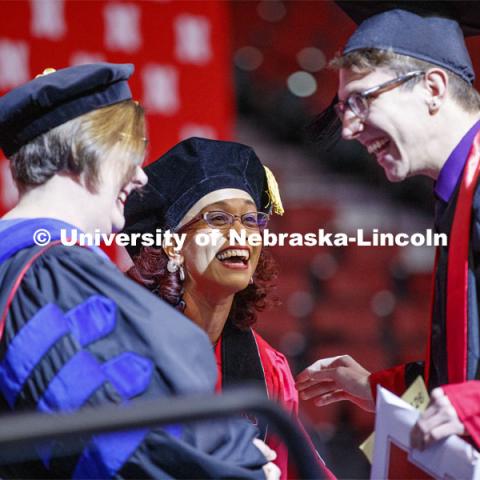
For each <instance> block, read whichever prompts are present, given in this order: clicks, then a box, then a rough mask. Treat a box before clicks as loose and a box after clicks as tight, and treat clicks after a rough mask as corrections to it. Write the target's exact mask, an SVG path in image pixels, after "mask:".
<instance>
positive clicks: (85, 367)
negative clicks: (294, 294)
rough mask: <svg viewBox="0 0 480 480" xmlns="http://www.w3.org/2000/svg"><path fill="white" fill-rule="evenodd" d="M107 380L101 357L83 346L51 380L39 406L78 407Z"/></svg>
mask: <svg viewBox="0 0 480 480" xmlns="http://www.w3.org/2000/svg"><path fill="white" fill-rule="evenodd" d="M106 380H107V378H106V376H105V374H104V373H103V370H102V366H101V365H100V363H99V362H98V361H97V359H96V358H95V357H94V356H93V355H92V354H91V353H90V352H88V351H86V350H81V351H80V352H78V353H77V354H76V355H74V356H73V357H72V358H71V359H70V361H68V362H67V363H66V364H65V365H64V366H63V367H62V369H61V370H60V372H58V374H57V375H56V376H55V377H54V378H53V380H52V381H51V382H50V383H49V385H48V388H47V390H46V391H45V393H44V395H43V397H42V398H41V399H40V401H39V402H38V405H37V408H38V410H40V411H42V412H55V411H58V410H60V411H65V412H68V411H72V410H77V409H78V408H80V407H81V406H82V405H83V404H84V403H85V402H86V401H87V400H88V399H89V397H90V396H91V395H92V394H93V393H94V392H95V390H97V389H98V388H100V387H101V386H102V385H103V384H104V383H105V382H106Z"/></svg>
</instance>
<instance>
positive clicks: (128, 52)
mask: <svg viewBox="0 0 480 480" xmlns="http://www.w3.org/2000/svg"><path fill="white" fill-rule="evenodd" d="M0 18H1V19H2V24H1V27H0V94H4V93H5V92H6V91H8V90H10V89H11V88H14V87H15V86H17V85H20V84H22V83H24V82H26V81H28V80H30V79H32V78H34V77H35V75H37V74H39V73H41V72H42V71H43V70H44V69H45V68H47V67H53V68H56V69H59V68H64V67H67V66H70V65H76V64H81V63H91V62H97V61H107V62H113V63H133V64H134V65H135V73H134V75H133V77H132V80H131V82H130V85H131V87H132V90H133V94H134V98H135V99H138V100H139V101H140V102H141V103H142V105H144V107H145V108H146V111H147V116H148V130H149V135H148V136H149V139H150V151H149V159H148V160H149V161H150V160H153V159H155V158H157V157H158V156H159V155H161V154H162V153H163V152H165V151H166V150H168V149H169V148H170V147H171V146H173V145H174V144H175V143H177V142H178V141H179V140H181V139H183V138H187V137H190V136H195V135H200V136H204V137H209V138H218V139H227V138H230V137H231V134H232V120H233V95H232V91H233V90H232V79H231V76H232V75H231V52H230V19H229V7H228V3H227V2H222V1H208V2H198V1H191V2H190V1H181V2H180V1H168V0H163V1H161V0H159V1H149V2H137V1H88V2H87V1H63V0H31V1H5V0H4V1H2V2H0ZM15 201H16V191H15V189H14V187H13V184H12V181H11V177H10V172H9V167H8V162H7V161H6V160H5V159H4V158H3V157H2V158H0V215H2V214H3V213H5V211H6V210H8V209H9V208H11V207H12V206H13V204H14V203H15Z"/></svg>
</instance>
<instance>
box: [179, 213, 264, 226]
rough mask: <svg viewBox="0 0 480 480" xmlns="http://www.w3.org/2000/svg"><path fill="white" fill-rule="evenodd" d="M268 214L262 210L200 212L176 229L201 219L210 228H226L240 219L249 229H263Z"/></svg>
mask: <svg viewBox="0 0 480 480" xmlns="http://www.w3.org/2000/svg"><path fill="white" fill-rule="evenodd" d="M269 218H270V216H269V215H268V213H264V212H249V213H244V214H243V215H233V214H231V213H228V212H224V211H222V210H215V211H212V212H205V213H200V214H198V215H196V216H195V217H193V218H192V219H191V220H190V221H189V222H187V223H186V224H185V225H183V226H181V227H180V228H179V229H178V230H177V231H181V230H186V229H187V228H189V227H191V226H192V225H193V224H194V223H196V222H199V221H200V220H203V221H204V222H205V223H206V224H207V225H208V226H209V227H212V228H218V229H222V228H226V227H231V226H232V225H233V224H234V223H235V220H240V223H241V224H242V225H243V226H244V227H245V228H248V229H249V230H260V231H261V230H264V229H265V227H266V226H267V224H268V219H269Z"/></svg>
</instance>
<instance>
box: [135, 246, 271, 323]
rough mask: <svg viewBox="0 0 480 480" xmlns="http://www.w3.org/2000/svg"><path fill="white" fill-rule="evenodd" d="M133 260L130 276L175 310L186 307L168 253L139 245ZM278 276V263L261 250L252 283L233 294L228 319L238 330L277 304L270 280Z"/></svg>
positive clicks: (176, 273)
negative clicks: (258, 313) (169, 264)
mask: <svg viewBox="0 0 480 480" xmlns="http://www.w3.org/2000/svg"><path fill="white" fill-rule="evenodd" d="M133 262H134V266H133V267H132V268H130V270H128V272H127V275H128V276H129V277H131V278H132V279H133V280H135V281H136V282H138V283H140V284H141V285H143V286H145V287H146V288H148V289H149V290H150V291H151V292H153V293H154V294H156V295H158V296H159V297H160V298H162V299H163V300H165V301H166V302H168V303H169V304H170V305H173V306H174V307H175V308H177V309H178V310H180V311H182V312H183V311H184V310H185V306H186V305H185V302H184V301H183V298H182V297H183V286H182V282H181V281H180V278H179V273H178V272H175V273H171V272H169V271H168V270H167V263H168V256H167V255H166V253H165V252H164V251H163V249H161V248H153V247H142V249H141V250H140V253H139V254H138V255H137V256H136V257H135V258H134V259H133ZM277 276H278V268H277V263H276V262H275V260H274V258H273V257H272V255H271V254H270V253H269V252H268V251H266V250H262V251H261V253H260V257H259V260H258V266H257V269H256V270H255V274H254V276H253V283H252V284H250V285H248V286H247V287H246V288H244V289H243V290H241V291H240V292H237V293H236V294H235V297H234V299H233V304H232V309H231V310H230V314H229V317H228V318H229V321H231V322H233V324H234V325H235V326H236V327H238V328H240V329H241V330H246V329H248V328H249V327H251V326H252V325H253V324H254V323H255V322H256V321H257V312H261V311H263V310H264V309H265V308H267V307H268V306H270V305H275V304H277V303H278V298H276V297H274V296H272V295H271V290H272V288H273V281H274V280H275V279H276V278H277Z"/></svg>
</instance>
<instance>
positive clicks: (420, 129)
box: [338, 68, 431, 182]
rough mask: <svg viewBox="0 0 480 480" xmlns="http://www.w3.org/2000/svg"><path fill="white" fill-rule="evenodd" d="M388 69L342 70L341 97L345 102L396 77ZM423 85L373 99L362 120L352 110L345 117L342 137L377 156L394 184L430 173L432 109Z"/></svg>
mask: <svg viewBox="0 0 480 480" xmlns="http://www.w3.org/2000/svg"><path fill="white" fill-rule="evenodd" d="M395 76H396V75H395V74H394V73H392V72H391V71H389V70H387V69H381V68H377V69H374V70H373V71H371V72H364V73H357V72H354V71H352V70H351V69H341V70H340V83H339V89H338V97H339V99H340V100H345V99H346V98H347V97H348V95H350V94H351V93H353V92H362V91H364V90H366V89H368V88H371V87H374V86H376V85H378V84H381V83H382V82H385V81H387V80H390V79H392V78H395ZM424 93H425V92H424V91H423V90H422V82H419V83H418V84H416V85H415V86H414V87H413V89H405V88H394V89H391V90H389V91H386V92H383V93H381V94H380V95H378V97H375V98H371V99H370V100H369V107H370V108H369V114H368V116H367V118H366V119H365V120H360V119H359V118H358V117H356V116H355V114H353V113H352V112H351V111H350V110H349V109H347V110H346V112H345V115H344V116H343V128H342V136H343V137H344V138H345V139H346V140H353V139H354V140H358V141H359V142H360V143H361V144H362V145H364V146H365V147H366V148H367V150H368V152H369V153H370V154H372V155H375V157H376V160H377V162H378V164H379V165H380V166H381V167H382V168H383V169H384V171H385V175H386V176H387V178H388V179H389V180H390V181H391V182H399V181H402V180H404V179H405V178H407V177H409V176H412V175H416V174H422V173H426V171H427V169H428V164H429V162H428V158H426V154H427V152H428V141H429V135H428V129H429V128H431V127H430V124H429V123H428V120H429V118H428V117H429V116H428V109H427V108H426V102H425V101H424V100H425V94H424Z"/></svg>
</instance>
